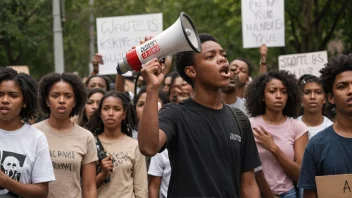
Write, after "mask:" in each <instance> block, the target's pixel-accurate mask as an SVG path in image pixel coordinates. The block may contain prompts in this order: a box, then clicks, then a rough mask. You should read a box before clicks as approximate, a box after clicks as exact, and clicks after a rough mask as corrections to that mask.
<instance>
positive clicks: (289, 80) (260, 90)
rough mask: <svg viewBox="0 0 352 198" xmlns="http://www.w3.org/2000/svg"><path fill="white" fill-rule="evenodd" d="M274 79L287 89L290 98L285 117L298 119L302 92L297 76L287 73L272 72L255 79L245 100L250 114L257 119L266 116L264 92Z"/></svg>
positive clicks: (248, 89)
mask: <svg viewBox="0 0 352 198" xmlns="http://www.w3.org/2000/svg"><path fill="white" fill-rule="evenodd" d="M272 79H278V80H280V81H281V82H282V83H283V84H284V86H285V87H286V89H287V93H288V98H287V103H286V106H285V108H284V109H283V112H282V113H283V115H285V116H289V117H297V116H298V112H299V108H300V105H301V91H300V89H299V87H298V86H297V79H296V77H295V75H293V74H291V73H289V72H287V71H270V72H268V73H266V74H263V75H260V76H258V77H257V78H255V79H254V80H253V81H252V82H251V83H250V84H249V85H248V87H247V88H246V91H245V99H246V103H245V105H246V108H247V111H248V114H249V115H250V116H251V117H256V116H260V115H263V114H265V102H264V101H263V98H264V91H265V87H266V84H267V83H268V82H270V81H271V80H272Z"/></svg>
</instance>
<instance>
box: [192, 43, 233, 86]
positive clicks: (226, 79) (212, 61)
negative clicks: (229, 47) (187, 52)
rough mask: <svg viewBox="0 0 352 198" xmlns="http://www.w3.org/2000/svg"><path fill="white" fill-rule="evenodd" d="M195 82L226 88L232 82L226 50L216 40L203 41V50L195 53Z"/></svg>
mask: <svg viewBox="0 0 352 198" xmlns="http://www.w3.org/2000/svg"><path fill="white" fill-rule="evenodd" d="M194 58H195V64H194V66H193V67H194V70H195V76H194V82H195V84H196V83H199V84H203V85H202V86H206V87H208V88H210V89H211V88H214V89H219V88H225V87H227V86H228V85H229V83H230V78H231V73H230V71H229V62H228V61H227V58H226V52H225V50H224V49H223V48H222V47H221V46H220V44H218V43H216V42H214V41H206V42H204V43H202V52H201V53H198V54H196V55H195V57H194Z"/></svg>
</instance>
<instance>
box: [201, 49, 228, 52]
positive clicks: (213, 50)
mask: <svg viewBox="0 0 352 198" xmlns="http://www.w3.org/2000/svg"><path fill="white" fill-rule="evenodd" d="M216 51H218V50H216V49H211V50H208V51H206V52H205V53H207V52H216ZM219 51H220V53H222V52H226V51H225V50H224V49H220V50H219Z"/></svg>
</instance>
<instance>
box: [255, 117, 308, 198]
mask: <svg viewBox="0 0 352 198" xmlns="http://www.w3.org/2000/svg"><path fill="white" fill-rule="evenodd" d="M250 121H251V125H252V127H258V126H262V127H263V128H264V129H265V130H267V131H268V132H269V133H271V134H272V136H273V139H274V142H275V144H276V145H277V146H278V147H279V148H280V149H281V150H282V152H283V153H285V155H286V156H287V157H288V158H289V159H290V160H292V161H293V160H294V143H295V141H296V140H297V139H298V138H299V137H301V136H302V135H303V134H304V133H306V132H308V127H307V126H306V125H305V124H304V123H303V122H302V121H299V120H295V119H293V118H290V117H287V119H286V121H285V122H284V123H282V124H280V125H270V124H268V123H266V122H265V121H264V120H263V118H262V116H257V117H252V118H250ZM257 147H258V152H259V156H260V160H261V161H262V166H263V171H264V175H265V178H266V181H267V182H268V184H269V186H270V189H271V191H272V192H273V193H274V194H281V193H284V192H287V191H289V190H291V189H292V188H293V187H294V186H293V181H292V180H291V179H290V178H289V177H288V175H287V174H286V173H285V172H284V170H283V169H282V168H281V166H280V164H279V163H278V161H277V160H276V158H275V156H274V155H273V154H271V152H270V151H268V150H266V149H265V148H264V147H262V146H261V145H259V144H257Z"/></svg>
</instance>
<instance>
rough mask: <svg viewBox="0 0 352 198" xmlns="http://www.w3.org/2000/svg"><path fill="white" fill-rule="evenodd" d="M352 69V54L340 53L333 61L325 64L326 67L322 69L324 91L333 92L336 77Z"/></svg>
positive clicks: (321, 76) (321, 77)
mask: <svg viewBox="0 0 352 198" xmlns="http://www.w3.org/2000/svg"><path fill="white" fill-rule="evenodd" d="M351 70H352V54H349V55H344V54H342V55H339V56H337V57H334V58H332V60H331V62H329V63H327V64H325V67H324V68H323V69H321V70H320V73H321V75H320V79H321V82H322V86H323V89H324V92H325V93H326V94H333V92H332V87H333V84H334V80H335V77H336V76H337V75H338V74H340V73H342V72H345V71H351Z"/></svg>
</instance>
